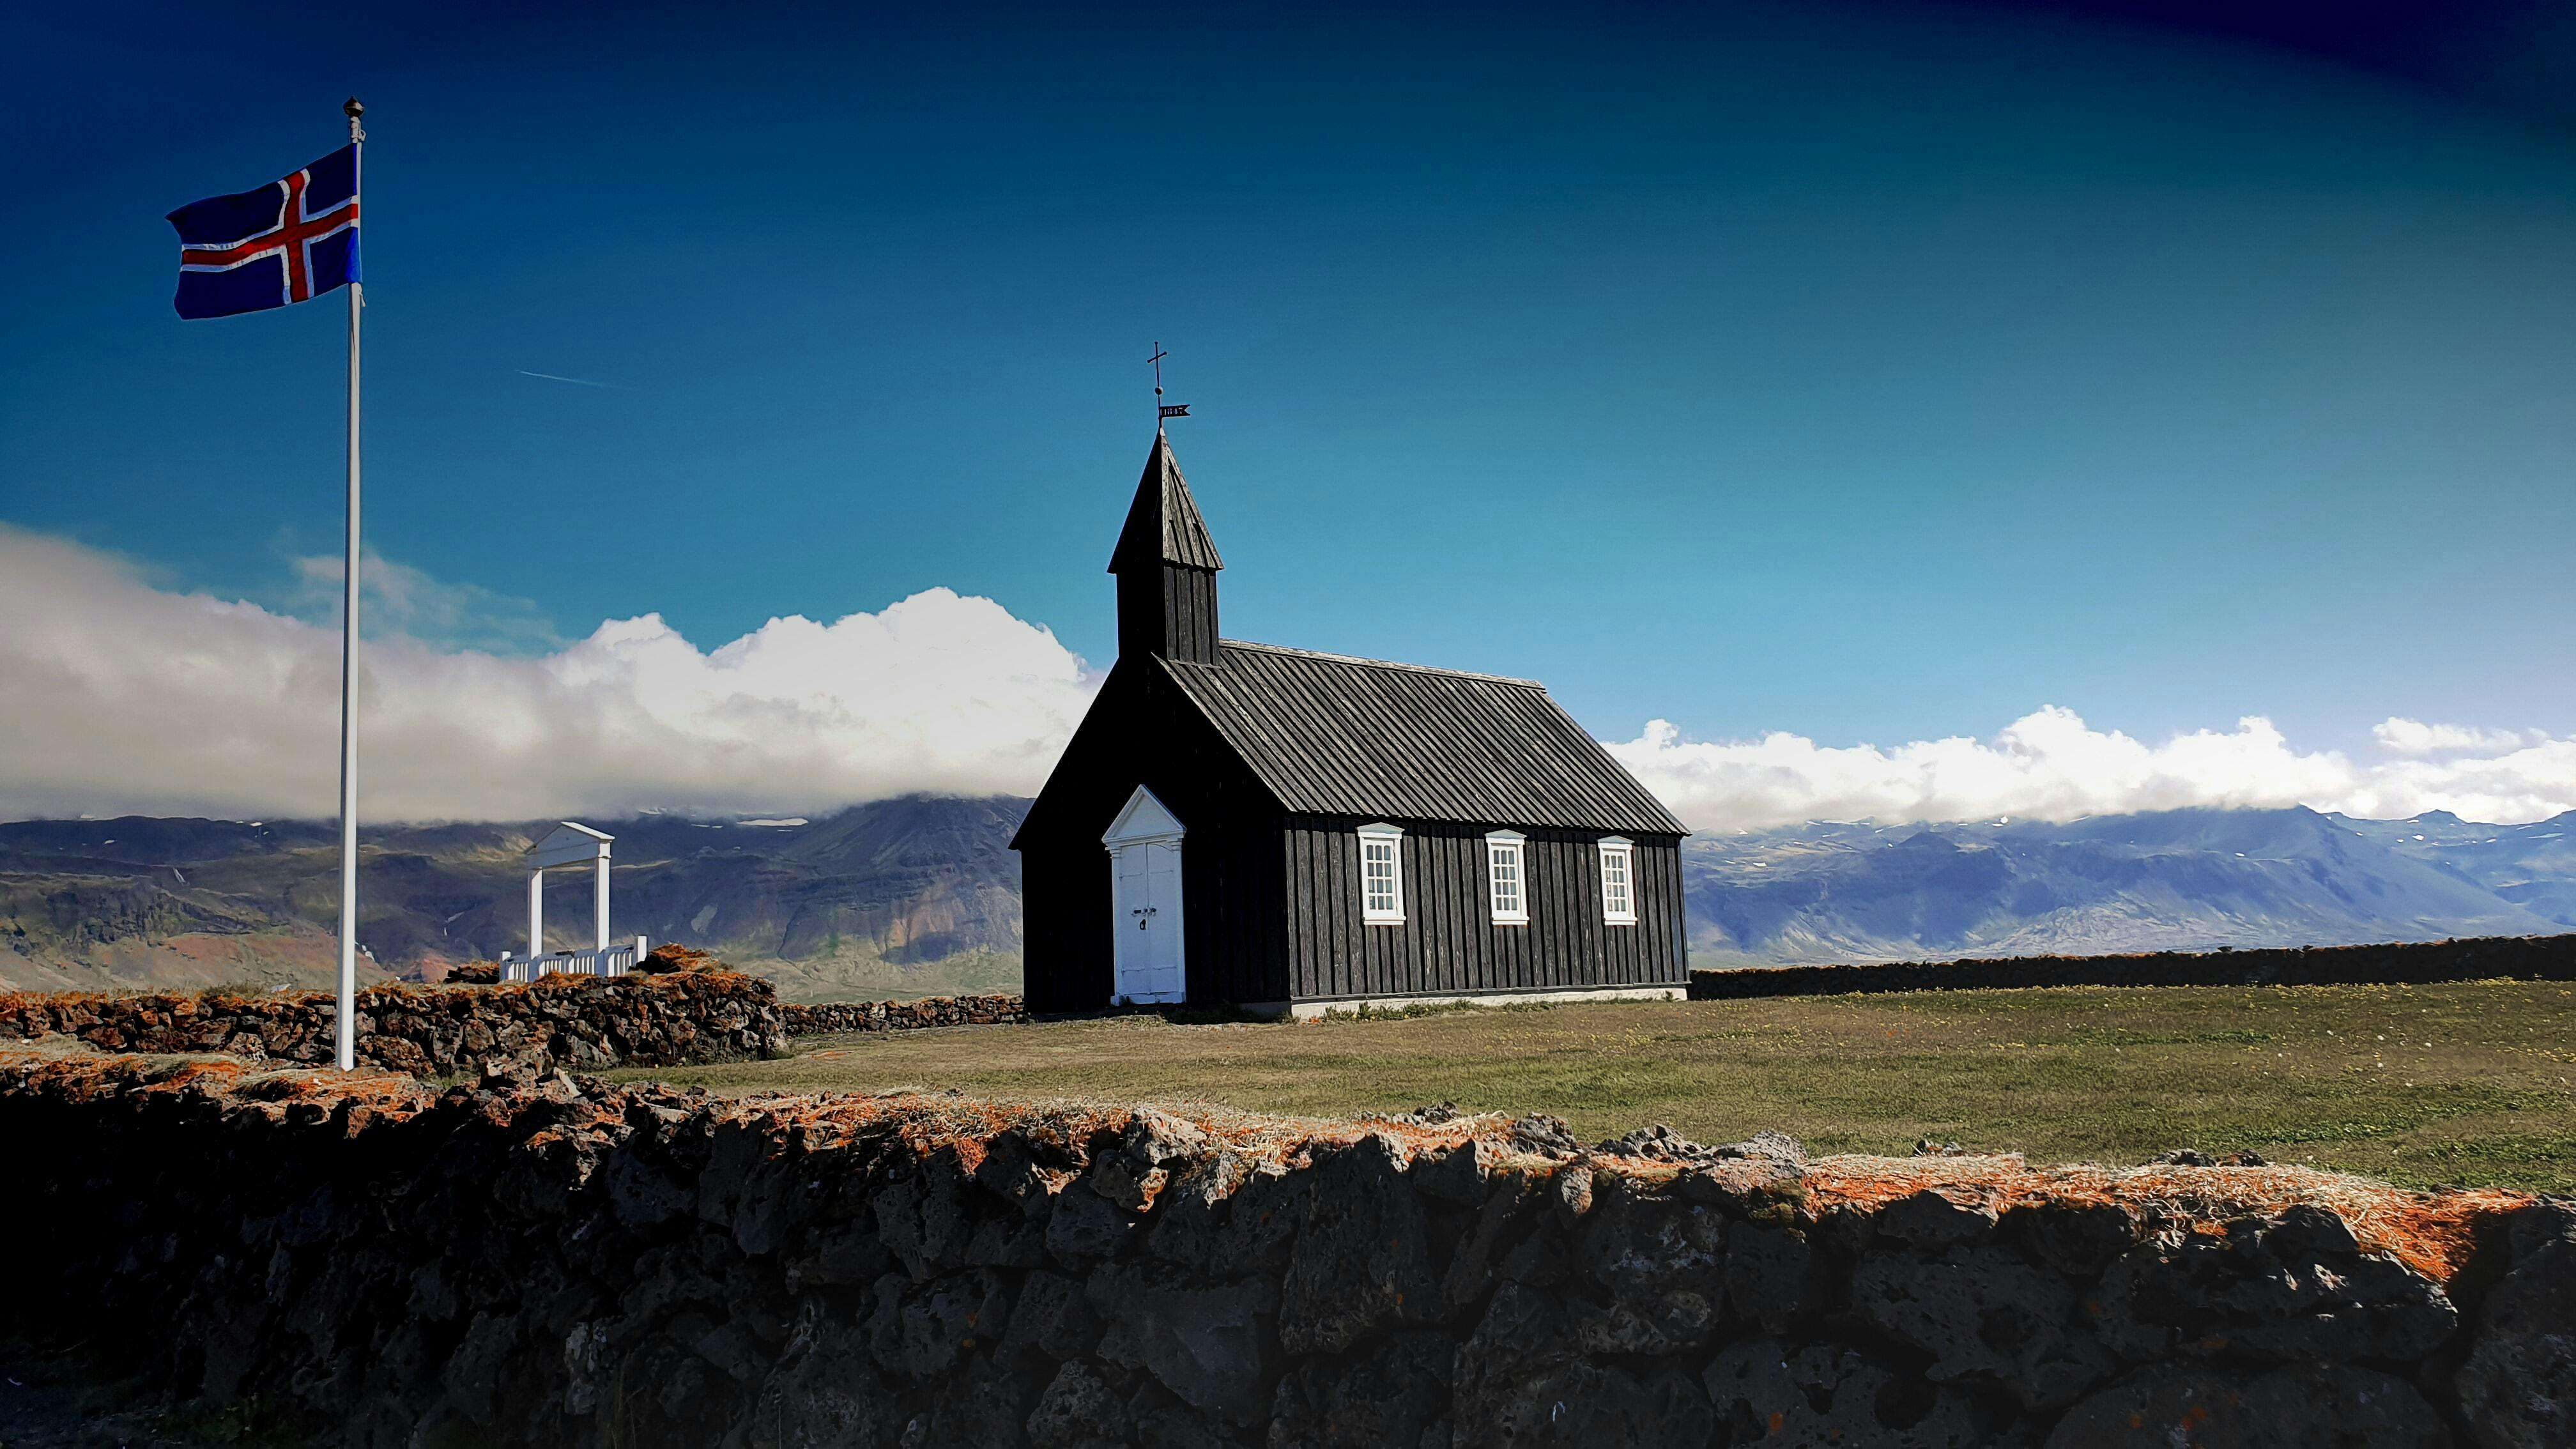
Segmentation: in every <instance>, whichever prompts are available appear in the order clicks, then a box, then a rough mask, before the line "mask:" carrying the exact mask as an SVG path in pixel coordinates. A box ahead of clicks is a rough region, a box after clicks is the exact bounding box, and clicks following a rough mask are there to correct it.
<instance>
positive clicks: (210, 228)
mask: <svg viewBox="0 0 2576 1449" xmlns="http://www.w3.org/2000/svg"><path fill="white" fill-rule="evenodd" d="M170 224H171V225H172V226H174V227H177V228H178V229H179V295H178V296H177V297H176V298H174V299H173V305H175V306H176V307H177V308H178V309H179V315H180V316H182V317H186V318H190V319H194V318H198V317H229V316H231V315H233V314H234V313H236V312H257V311H260V310H262V309H263V308H268V307H283V306H285V305H287V304H288V303H290V302H309V301H311V300H313V299H314V298H316V297H319V296H321V295H322V294H323V293H325V292H328V291H331V290H333V289H334V288H336V287H338V286H339V285H340V284H341V283H343V282H354V281H356V280H358V148H357V145H356V143H354V142H353V143H351V144H349V145H346V146H343V147H341V148H340V149H339V150H337V151H334V152H332V153H331V154H330V155H328V156H325V157H323V158H322V159H321V160H319V161H316V162H314V163H313V164H312V165H310V166H307V167H305V168H304V169H303V170H301V171H298V172H296V173H295V174H294V175H292V176H289V177H287V178H286V179H285V180H283V181H272V182H270V183H269V184H268V185H266V186H263V187H261V188H259V189H258V190H257V191H244V192H241V193H239V194H238V195H234V196H210V197H207V198H206V199H205V200H203V201H192V202H190V203H188V204H187V205H186V206H183V207H180V208H179V209H178V210H177V211H174V212H172V213H170Z"/></svg>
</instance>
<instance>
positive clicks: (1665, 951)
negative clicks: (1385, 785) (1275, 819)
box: [1284, 817, 1690, 1000]
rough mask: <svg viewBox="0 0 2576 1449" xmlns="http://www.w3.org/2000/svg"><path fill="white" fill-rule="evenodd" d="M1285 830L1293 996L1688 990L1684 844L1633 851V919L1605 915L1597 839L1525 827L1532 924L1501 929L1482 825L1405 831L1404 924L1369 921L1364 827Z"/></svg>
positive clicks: (1347, 824)
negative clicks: (1363, 894)
mask: <svg viewBox="0 0 2576 1449" xmlns="http://www.w3.org/2000/svg"><path fill="white" fill-rule="evenodd" d="M1363 823H1366V822H1363V821H1359V820H1348V821H1343V820H1335V821H1330V822H1321V821H1316V820H1313V819H1312V818H1310V817H1307V818H1297V819H1295V820H1293V821H1291V822H1290V823H1289V825H1288V828H1287V836H1288V852H1287V854H1288V862H1287V863H1288V876H1289V878H1288V882H1287V888H1288V902H1289V910H1288V919H1287V921H1286V922H1285V933H1284V934H1285V936H1286V941H1287V950H1288V957H1289V963H1288V973H1287V975H1288V983H1289V987H1290V991H1291V993H1292V994H1293V996H1294V997H1295V998H1296V999H1298V1000H1330V999H1334V998H1344V997H1359V996H1413V995H1434V996H1449V995H1473V994H1477V993H1481V992H1519V991H1551V990H1569V989H1578V988H1583V987H1611V986H1684V985H1687V984H1688V983H1689V980H1690V961H1689V954H1688V948H1687V946H1686V945H1685V944H1684V936H1683V917H1682V899H1681V849H1680V842H1679V841H1678V840H1672V839H1639V840H1636V841H1635V843H1634V846H1633V849H1634V853H1635V871H1634V877H1635V878H1634V881H1633V883H1632V888H1633V889H1634V891H1635V893H1636V906H1637V924H1636V925H1633V926H1613V925H1609V924H1607V923H1606V922H1604V921H1603V920H1602V918H1601V874H1600V858H1599V854H1598V850H1597V846H1598V843H1599V840H1600V837H1599V836H1597V835H1592V834H1588V833H1576V832H1568V831H1547V830H1524V831H1523V832H1522V833H1523V834H1524V835H1526V836H1528V840H1527V842H1526V843H1525V846H1524V852H1525V853H1524V857H1523V858H1524V862H1525V870H1526V873H1527V878H1526V880H1525V881H1524V883H1523V890H1524V892H1525V895H1526V899H1527V902H1528V907H1529V918H1530V919H1529V924H1528V925H1526V926H1498V925H1495V924H1493V919H1492V911H1491V909H1490V900H1489V895H1488V884H1487V881H1486V875H1485V835H1486V833H1487V828H1486V827H1483V826H1468V825H1447V824H1422V823H1418V822H1417V823H1406V822H1401V821H1397V822H1390V823H1394V824H1402V825H1404V826H1405V833H1404V839H1403V845H1402V848H1401V850H1400V851H1399V855H1400V857H1401V859H1402V860H1403V862H1404V891H1405V894H1404V924H1402V925H1400V926H1372V925H1368V924H1365V922H1364V921H1363V919H1362V909H1361V901H1360V880H1359V849H1360V848H1359V836H1358V834H1357V830H1358V827H1359V826H1360V825H1361V824H1363Z"/></svg>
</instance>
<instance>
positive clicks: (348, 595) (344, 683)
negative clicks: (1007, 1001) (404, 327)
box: [337, 96, 367, 1072]
mask: <svg viewBox="0 0 2576 1449" xmlns="http://www.w3.org/2000/svg"><path fill="white" fill-rule="evenodd" d="M340 109H341V111H342V112H343V113H345V114H346V115H347V116H348V118H349V144H350V146H351V148H352V150H351V153H350V158H349V161H350V180H351V185H352V204H353V205H356V206H357V208H358V224H359V225H360V226H361V227H363V226H364V225H365V224H366V219H367V218H366V207H365V206H364V205H363V204H362V203H358V202H357V201H356V200H355V198H356V195H357V194H358V192H359V191H360V190H362V189H363V188H360V187H358V186H357V182H358V181H359V180H360V178H362V177H363V176H364V175H365V171H364V168H363V167H362V166H361V165H360V162H361V161H362V160H363V158H364V156H365V151H366V148H365V146H364V145H363V144H362V143H363V142H365V140H366V139H367V133H366V132H365V131H364V130H363V129H361V128H360V127H359V125H358V117H360V116H361V115H364V114H365V113H366V109H367V108H366V107H364V106H362V105H359V104H358V98H357V97H355V96H351V97H350V98H349V101H348V104H346V105H344V106H342V107H341V108H340ZM356 244H357V242H356V238H354V237H352V238H351V245H353V246H354V245H356ZM363 291H364V289H363V288H362V287H361V286H360V284H358V283H356V282H351V283H350V284H349V532H348V558H347V563H346V567H345V568H344V569H343V570H342V573H341V576H340V1020H339V1031H338V1033H337V1035H338V1037H339V1056H340V1070H342V1071H344V1072H345V1071H350V1070H353V1069H354V1068H356V1066H357V1065H358V1020H357V1008H358V311H359V309H360V308H361V307H363V306H365V305H366V302H365V299H364V297H363V296H362V293H363Z"/></svg>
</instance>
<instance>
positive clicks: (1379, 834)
mask: <svg viewBox="0 0 2576 1449" xmlns="http://www.w3.org/2000/svg"><path fill="white" fill-rule="evenodd" d="M1359 838H1360V921H1361V923H1362V924H1363V925H1370V926H1401V925H1403V924H1404V828H1403V827H1402V826H1398V825H1389V824H1387V823H1386V822H1384V821H1378V822H1376V823H1374V824H1370V825H1363V826H1361V827H1360V828H1359ZM1373 844H1383V845H1385V846H1386V849H1387V860H1388V862H1389V863H1390V864H1391V865H1392V866H1393V867H1394V874H1393V875H1392V876H1391V877H1390V878H1389V880H1388V882H1387V883H1388V885H1390V886H1391V887H1393V890H1392V891H1391V894H1392V895H1393V896H1394V899H1395V904H1394V906H1393V907H1391V908H1381V907H1378V906H1375V905H1372V904H1371V903H1370V900H1369V847H1370V846H1371V845H1373Z"/></svg>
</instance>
